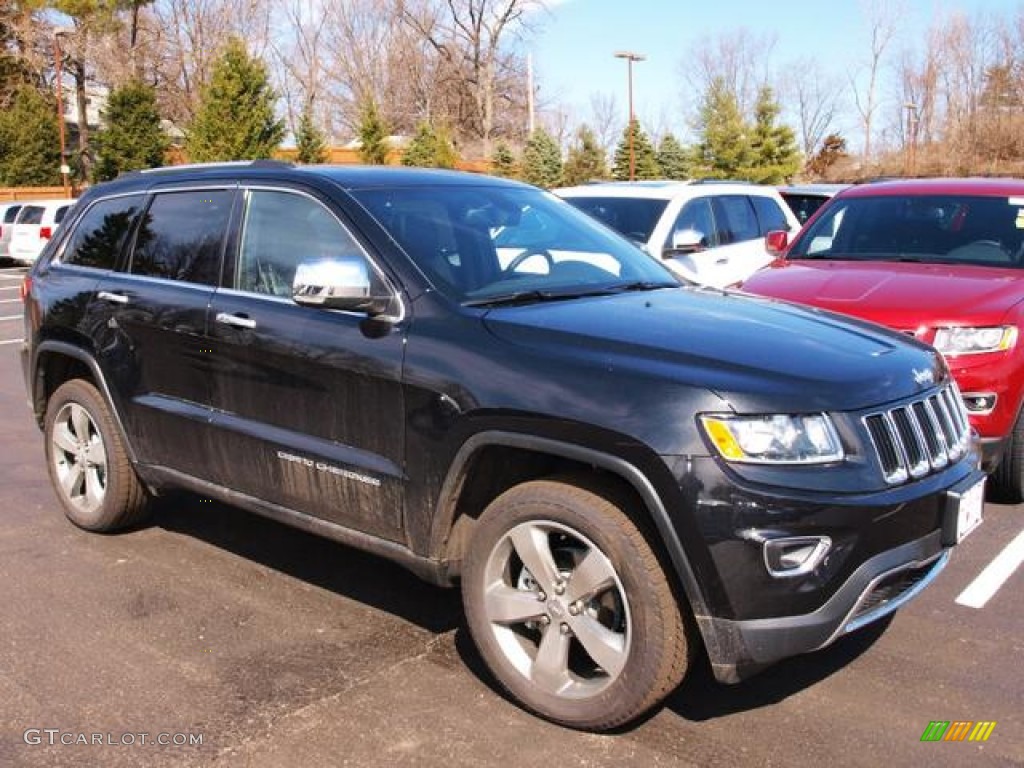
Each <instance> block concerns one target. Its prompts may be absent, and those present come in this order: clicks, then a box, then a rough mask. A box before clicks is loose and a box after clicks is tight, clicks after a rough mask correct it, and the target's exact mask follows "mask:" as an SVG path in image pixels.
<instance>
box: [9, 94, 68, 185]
mask: <svg viewBox="0 0 1024 768" xmlns="http://www.w3.org/2000/svg"><path fill="white" fill-rule="evenodd" d="M56 115H57V110H56V106H55V104H54V102H53V101H51V100H50V99H48V98H46V97H44V96H43V95H42V94H40V93H39V91H37V90H36V89H35V88H32V87H30V86H22V87H21V88H19V89H18V90H17V91H16V92H15V93H14V97H13V100H12V103H11V106H10V108H9V109H7V110H5V111H3V112H0V184H2V185H4V186H11V187H15V186H56V185H58V184H60V183H61V177H60V164H61V156H60V135H59V132H58V128H57V119H56Z"/></svg>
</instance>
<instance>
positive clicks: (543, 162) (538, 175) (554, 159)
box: [522, 128, 562, 189]
mask: <svg viewBox="0 0 1024 768" xmlns="http://www.w3.org/2000/svg"><path fill="white" fill-rule="evenodd" d="M522 173H523V181H525V182H526V183H527V184H533V185H535V186H538V187H547V188H548V189H550V188H551V187H557V186H558V185H560V184H561V183H562V150H560V149H559V148H558V144H557V142H555V140H554V139H553V138H551V134H549V133H548V132H547V131H545V130H544V129H543V128H538V129H537V130H535V131H534V132H533V135H531V136H530V138H529V140H528V141H527V142H526V146H525V147H524V148H523V168H522Z"/></svg>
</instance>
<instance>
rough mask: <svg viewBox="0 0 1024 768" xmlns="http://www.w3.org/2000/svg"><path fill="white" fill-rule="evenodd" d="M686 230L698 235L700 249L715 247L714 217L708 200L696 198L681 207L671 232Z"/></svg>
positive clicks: (716, 241)
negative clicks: (699, 237)
mask: <svg viewBox="0 0 1024 768" xmlns="http://www.w3.org/2000/svg"><path fill="white" fill-rule="evenodd" d="M687 230H690V231H693V232H697V233H698V234H700V236H701V239H700V246H701V248H712V247H714V246H715V245H717V243H718V240H717V238H716V237H715V217H714V216H713V215H712V213H711V199H710V198H707V197H698V198H696V199H694V200H691V201H690V202H688V203H687V204H686V205H684V206H683V210H681V211H680V212H679V216H678V218H676V223H675V226H674V227H673V228H672V231H673V232H685V231H687Z"/></svg>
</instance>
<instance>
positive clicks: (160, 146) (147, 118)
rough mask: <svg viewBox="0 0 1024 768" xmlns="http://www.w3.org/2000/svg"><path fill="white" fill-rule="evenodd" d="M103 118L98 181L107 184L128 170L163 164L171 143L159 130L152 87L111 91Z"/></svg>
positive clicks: (98, 143) (137, 85) (136, 85)
mask: <svg viewBox="0 0 1024 768" xmlns="http://www.w3.org/2000/svg"><path fill="white" fill-rule="evenodd" d="M103 118H104V121H105V122H106V127H105V128H104V129H103V130H101V131H100V132H99V134H98V135H97V136H96V139H95V145H96V148H97V150H98V152H99V161H98V162H97V164H96V178H97V179H99V180H100V181H106V180H107V179H113V178H115V177H116V176H117V175H118V174H121V173H124V172H125V171H135V170H139V169H141V168H156V167H157V166H159V165H163V162H164V152H166V151H167V145H168V141H167V136H166V134H165V133H164V131H163V129H162V128H161V127H160V113H159V112H158V111H157V106H156V90H155V89H154V88H153V87H152V86H148V85H145V84H143V83H140V82H138V81H135V82H129V83H127V84H125V85H123V86H121V87H120V88H117V89H115V90H113V91H111V92H110V96H109V97H108V99H107V108H106V110H105V111H104V113H103Z"/></svg>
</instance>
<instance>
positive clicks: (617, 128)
mask: <svg viewBox="0 0 1024 768" xmlns="http://www.w3.org/2000/svg"><path fill="white" fill-rule="evenodd" d="M587 124H588V125H589V126H590V128H591V130H593V131H594V136H595V137H596V138H597V143H598V145H599V146H600V147H601V149H602V150H604V153H605V155H606V156H607V155H610V154H611V151H612V149H613V148H614V147H615V144H616V142H617V141H618V139H619V134H621V133H622V129H623V126H625V124H626V121H625V119H623V117H622V115H620V114H619V105H618V102H617V101H616V100H615V96H614V95H613V94H611V93H607V92H604V91H596V92H594V93H592V94H590V120H589V122H588V123H587Z"/></svg>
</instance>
